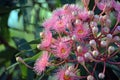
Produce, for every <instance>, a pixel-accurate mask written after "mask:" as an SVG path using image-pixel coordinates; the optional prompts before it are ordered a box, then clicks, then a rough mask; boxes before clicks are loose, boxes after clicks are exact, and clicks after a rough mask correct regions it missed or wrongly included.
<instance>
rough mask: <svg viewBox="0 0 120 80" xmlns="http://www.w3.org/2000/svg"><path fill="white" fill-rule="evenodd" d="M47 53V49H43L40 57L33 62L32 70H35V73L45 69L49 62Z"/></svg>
mask: <svg viewBox="0 0 120 80" xmlns="http://www.w3.org/2000/svg"><path fill="white" fill-rule="evenodd" d="M48 60H49V55H48V52H47V51H44V52H43V54H42V55H41V57H40V58H38V59H37V60H36V63H35V64H34V70H35V72H37V74H39V75H40V74H41V72H43V71H44V70H45V68H46V67H47V66H48V64H49V62H48Z"/></svg>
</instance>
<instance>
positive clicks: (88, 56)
mask: <svg viewBox="0 0 120 80" xmlns="http://www.w3.org/2000/svg"><path fill="white" fill-rule="evenodd" d="M84 57H85V58H87V59H91V58H92V55H91V53H89V52H87V53H85V54H84Z"/></svg>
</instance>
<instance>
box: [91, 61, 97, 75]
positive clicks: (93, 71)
mask: <svg viewBox="0 0 120 80" xmlns="http://www.w3.org/2000/svg"><path fill="white" fill-rule="evenodd" d="M96 67H97V63H95V66H94V68H93V72H92V75H93V74H94V72H95V69H96Z"/></svg>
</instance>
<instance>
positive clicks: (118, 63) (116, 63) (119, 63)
mask: <svg viewBox="0 0 120 80" xmlns="http://www.w3.org/2000/svg"><path fill="white" fill-rule="evenodd" d="M108 63H110V64H115V65H120V62H111V61H108Z"/></svg>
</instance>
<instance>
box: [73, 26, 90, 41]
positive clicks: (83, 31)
mask: <svg viewBox="0 0 120 80" xmlns="http://www.w3.org/2000/svg"><path fill="white" fill-rule="evenodd" d="M88 34H89V28H88V24H81V25H77V26H76V28H75V30H74V31H73V35H75V36H76V38H77V40H80V39H83V38H84V37H86V36H87V35H88Z"/></svg>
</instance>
